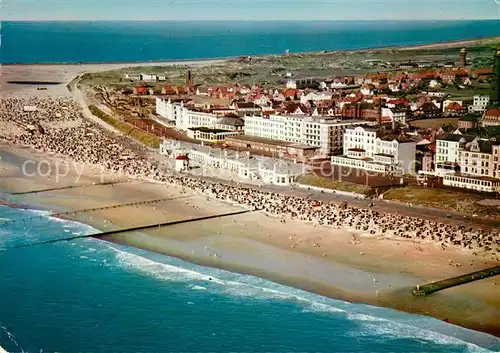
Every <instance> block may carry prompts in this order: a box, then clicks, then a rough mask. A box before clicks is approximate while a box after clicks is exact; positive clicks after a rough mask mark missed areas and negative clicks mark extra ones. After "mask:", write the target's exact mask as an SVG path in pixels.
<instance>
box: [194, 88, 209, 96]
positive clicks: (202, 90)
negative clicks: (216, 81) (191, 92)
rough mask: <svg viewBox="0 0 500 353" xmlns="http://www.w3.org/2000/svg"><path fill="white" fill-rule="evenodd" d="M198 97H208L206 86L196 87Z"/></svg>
mask: <svg viewBox="0 0 500 353" xmlns="http://www.w3.org/2000/svg"><path fill="white" fill-rule="evenodd" d="M196 95H197V96H205V97H208V87H206V86H198V87H196Z"/></svg>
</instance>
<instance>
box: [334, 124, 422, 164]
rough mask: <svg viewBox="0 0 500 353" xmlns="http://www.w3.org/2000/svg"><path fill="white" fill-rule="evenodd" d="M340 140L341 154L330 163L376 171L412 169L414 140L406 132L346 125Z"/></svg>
mask: <svg viewBox="0 0 500 353" xmlns="http://www.w3.org/2000/svg"><path fill="white" fill-rule="evenodd" d="M343 144H344V146H343V150H344V155H342V156H333V157H332V159H331V161H332V164H335V165H340V166H344V167H351V168H359V169H364V170H368V171H374V172H380V173H391V172H402V173H414V172H415V164H416V160H415V156H416V143H415V142H414V141H412V140H411V139H409V138H407V137H406V136H393V135H384V134H383V132H380V131H379V130H377V129H373V128H367V127H361V126H358V127H349V128H347V129H346V130H345V132H344V138H343Z"/></svg>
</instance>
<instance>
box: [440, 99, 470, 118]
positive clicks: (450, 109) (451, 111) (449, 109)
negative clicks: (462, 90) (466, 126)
mask: <svg viewBox="0 0 500 353" xmlns="http://www.w3.org/2000/svg"><path fill="white" fill-rule="evenodd" d="M466 112H467V109H465V107H463V106H462V105H461V104H460V103H458V102H452V103H450V104H448V105H446V106H445V108H444V116H447V117H449V116H463V115H465V113H466Z"/></svg>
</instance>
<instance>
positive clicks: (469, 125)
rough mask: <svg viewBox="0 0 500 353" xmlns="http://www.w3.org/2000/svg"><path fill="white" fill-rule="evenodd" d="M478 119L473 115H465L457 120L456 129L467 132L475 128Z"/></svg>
mask: <svg viewBox="0 0 500 353" xmlns="http://www.w3.org/2000/svg"><path fill="white" fill-rule="evenodd" d="M477 121H478V118H477V117H476V116H474V115H466V116H464V117H462V118H460V119H459V120H458V129H460V130H469V129H475V128H476V127H477Z"/></svg>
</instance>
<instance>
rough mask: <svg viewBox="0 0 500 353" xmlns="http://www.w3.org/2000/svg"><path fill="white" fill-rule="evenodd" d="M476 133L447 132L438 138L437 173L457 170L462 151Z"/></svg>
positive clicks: (441, 173)
mask: <svg viewBox="0 0 500 353" xmlns="http://www.w3.org/2000/svg"><path fill="white" fill-rule="evenodd" d="M474 138H475V136H474V135H468V134H454V133H453V134H447V135H444V136H441V137H437V138H436V161H435V166H436V170H435V171H436V173H437V174H438V175H443V174H447V173H453V172H455V171H457V169H458V166H459V164H458V163H459V161H460V151H461V150H463V149H464V148H465V146H466V145H467V143H470V142H472V140H474Z"/></svg>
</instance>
